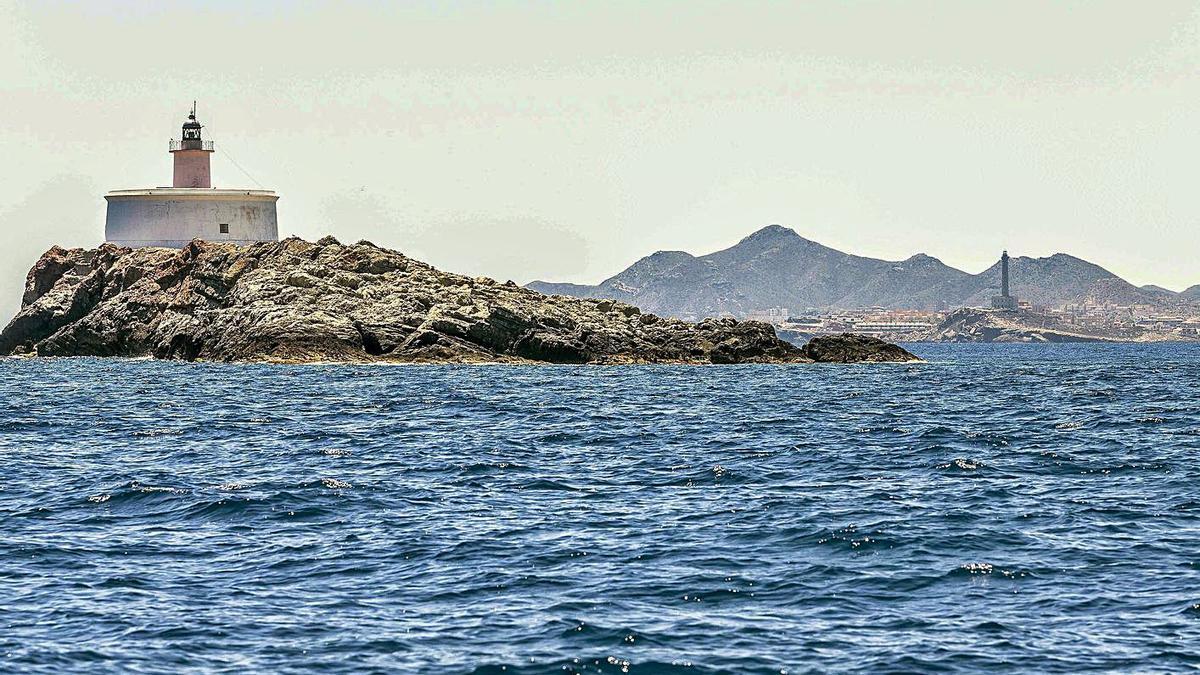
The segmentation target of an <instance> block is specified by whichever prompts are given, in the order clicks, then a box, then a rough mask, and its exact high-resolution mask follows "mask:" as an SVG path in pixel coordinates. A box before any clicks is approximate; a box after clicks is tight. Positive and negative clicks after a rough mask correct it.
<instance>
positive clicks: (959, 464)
mask: <svg viewBox="0 0 1200 675" xmlns="http://www.w3.org/2000/svg"><path fill="white" fill-rule="evenodd" d="M984 466H986V465H985V464H984V463H983V462H981V461H979V460H976V459H964V458H962V457H959V458H956V459H954V460H952V461H949V462H946V463H945V464H938V465H937V468H939V469H948V470H951V471H956V472H959V471H978V470H979V469H982V468H983V467H984Z"/></svg>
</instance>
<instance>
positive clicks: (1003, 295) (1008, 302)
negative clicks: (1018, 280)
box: [992, 251, 1018, 310]
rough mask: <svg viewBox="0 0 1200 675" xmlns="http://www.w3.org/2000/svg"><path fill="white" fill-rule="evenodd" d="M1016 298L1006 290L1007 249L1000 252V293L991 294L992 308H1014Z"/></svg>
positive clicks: (1015, 307)
mask: <svg viewBox="0 0 1200 675" xmlns="http://www.w3.org/2000/svg"><path fill="white" fill-rule="evenodd" d="M1017 307H1018V303H1017V299H1016V298H1014V297H1013V296H1012V295H1010V294H1009V292H1008V251H1005V252H1004V253H1001V254H1000V295H994V296H992V309H1003V310H1015V309H1017Z"/></svg>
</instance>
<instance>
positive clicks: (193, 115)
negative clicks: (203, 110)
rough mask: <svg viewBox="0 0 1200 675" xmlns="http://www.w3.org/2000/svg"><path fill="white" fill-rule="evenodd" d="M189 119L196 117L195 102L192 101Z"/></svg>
mask: <svg viewBox="0 0 1200 675" xmlns="http://www.w3.org/2000/svg"><path fill="white" fill-rule="evenodd" d="M188 117H190V118H191V119H196V102H195V101H192V114H191V115H188Z"/></svg>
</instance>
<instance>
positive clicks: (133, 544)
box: [0, 344, 1200, 675]
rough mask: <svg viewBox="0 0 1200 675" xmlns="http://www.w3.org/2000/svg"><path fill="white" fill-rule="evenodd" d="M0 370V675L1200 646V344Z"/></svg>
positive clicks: (697, 663)
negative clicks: (532, 362)
mask: <svg viewBox="0 0 1200 675" xmlns="http://www.w3.org/2000/svg"><path fill="white" fill-rule="evenodd" d="M907 346H908V347H909V349H911V350H912V351H914V352H915V353H917V354H918V355H920V356H922V357H923V358H925V359H926V360H927V361H928V362H927V363H916V364H867V365H832V364H829V365H825V364H822V365H790V366H774V365H747V366H707V367H705V366H693V367H679V366H635V367H628V366H622V367H588V366H524V367H522V366H501V365H482V366H427V365H426V366H412V365H400V366H365V365H244V364H243V365H235V364H199V363H173V362H154V361H145V360H105V359H5V360H0V462H2V465H3V474H2V481H0V524H2V526H3V536H2V537H0V671H2V672H11V673H166V672H170V673H179V672H196V673H310V672H315V673H488V674H501V673H504V674H514V675H516V674H529V673H559V674H562V673H773V674H780V673H810V672H812V673H817V672H863V673H893V672H894V673H907V672H912V673H938V672H940V673H979V672H1023V673H1024V672H1031V673H1052V672H1060V673H1075V672H1085V671H1086V672H1164V673H1165V672H1183V671H1193V672H1194V671H1196V670H1197V669H1200V345H1182V344H1169V345H1162V344H1160V345H1079V344H1076V345H934V344H915V345H907Z"/></svg>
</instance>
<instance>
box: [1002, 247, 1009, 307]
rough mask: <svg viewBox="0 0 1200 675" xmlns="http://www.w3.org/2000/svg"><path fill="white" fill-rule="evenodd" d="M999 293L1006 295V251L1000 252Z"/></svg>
mask: <svg viewBox="0 0 1200 675" xmlns="http://www.w3.org/2000/svg"><path fill="white" fill-rule="evenodd" d="M1000 295H1003V296H1004V297H1006V298H1007V297H1008V251H1005V252H1004V253H1001V254H1000Z"/></svg>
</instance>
